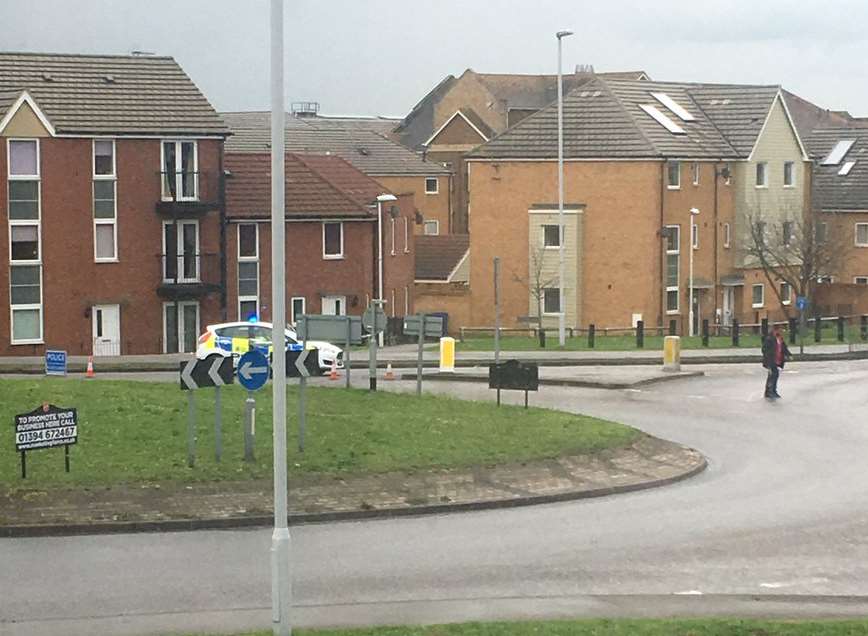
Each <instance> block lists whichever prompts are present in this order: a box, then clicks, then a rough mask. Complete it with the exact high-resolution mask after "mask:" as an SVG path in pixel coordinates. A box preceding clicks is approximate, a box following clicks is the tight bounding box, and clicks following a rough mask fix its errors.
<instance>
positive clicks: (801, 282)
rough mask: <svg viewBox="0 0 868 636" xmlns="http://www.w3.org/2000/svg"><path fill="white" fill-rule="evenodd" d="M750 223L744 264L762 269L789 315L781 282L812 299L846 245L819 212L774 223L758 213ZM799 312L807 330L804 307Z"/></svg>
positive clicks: (750, 219)
mask: <svg viewBox="0 0 868 636" xmlns="http://www.w3.org/2000/svg"><path fill="white" fill-rule="evenodd" d="M748 222H749V224H750V236H749V239H748V241H747V243H746V246H745V256H746V257H747V258H746V263H745V264H746V265H751V264H752V265H755V266H757V267H760V268H762V270H763V272H764V273H765V276H766V279H767V280H768V282H769V285H770V286H771V288H772V290H773V291H774V293H775V297H776V298H777V299H778V302H780V303H781V307H782V308H783V310H784V314H785V315H786V316H787V318H789V317H790V311H791V309H790V305H785V304H783V300H784V299H783V298H782V297H781V289H780V283H787V285H789V287H790V289H791V290H792V291H794V292H795V293H796V296H802V297H804V298H808V299H811V300H813V298H814V292H815V289H816V285H817V281H818V280H819V279H821V278H823V277H826V276H831V275H832V274H833V273H834V272H835V271H836V270H837V268H838V266H839V265H840V258H841V254H842V253H843V248H844V243H843V241H842V237H841V235H840V232H839V231H837V230H836V225H835V224H830V223H828V222H826V221H824V220H823V219H822V218H820V216H819V215H818V214H817V213H807V214H801V213H798V214H793V215H790V216H789V217H788V218H787V220H784V221H779V222H777V223H773V224H769V223H768V222H767V221H765V220H764V217H763V216H762V215H761V214H759V215H757V216H756V217H749V218H748ZM798 313H799V322H800V325H801V329H800V331H801V332H802V333H804V326H805V315H804V312H803V311H802V310H799V312H798Z"/></svg>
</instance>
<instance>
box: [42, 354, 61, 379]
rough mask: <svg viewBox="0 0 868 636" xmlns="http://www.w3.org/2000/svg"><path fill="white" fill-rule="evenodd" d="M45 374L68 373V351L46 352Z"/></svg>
mask: <svg viewBox="0 0 868 636" xmlns="http://www.w3.org/2000/svg"><path fill="white" fill-rule="evenodd" d="M45 375H66V351H50V350H48V351H46V352H45Z"/></svg>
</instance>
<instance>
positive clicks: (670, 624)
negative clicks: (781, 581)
mask: <svg viewBox="0 0 868 636" xmlns="http://www.w3.org/2000/svg"><path fill="white" fill-rule="evenodd" d="M270 634H271V631H267V632H266V631H262V632H249V633H246V634H238V635H237V636H270ZM293 634H298V635H299V636H528V635H533V636H858V635H862V634H868V621H865V620H855V621H760V620H737V619H691V620H677V619H676V620H627V619H617V620H608V619H601V620H580V621H540V622H525V623H458V624H454V625H429V626H425V627H374V628H368V629H349V630H315V631H314V630H305V629H302V630H293ZM191 636H192V635H191ZM200 636H201V635H200Z"/></svg>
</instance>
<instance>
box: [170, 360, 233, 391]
mask: <svg viewBox="0 0 868 636" xmlns="http://www.w3.org/2000/svg"><path fill="white" fill-rule="evenodd" d="M180 370H181V389H182V390H184V391H190V390H193V389H202V388H205V387H209V386H223V385H224V384H232V383H233V382H235V375H234V374H233V371H232V358H231V357H230V356H226V357H223V356H211V357H209V358H207V359H205V360H196V359H193V360H188V361H187V362H182V363H181V369H180Z"/></svg>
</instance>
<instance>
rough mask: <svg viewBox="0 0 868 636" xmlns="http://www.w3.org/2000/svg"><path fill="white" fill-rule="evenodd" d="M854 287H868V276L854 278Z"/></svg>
mask: <svg viewBox="0 0 868 636" xmlns="http://www.w3.org/2000/svg"><path fill="white" fill-rule="evenodd" d="M853 284H854V285H868V276H854V277H853Z"/></svg>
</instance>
